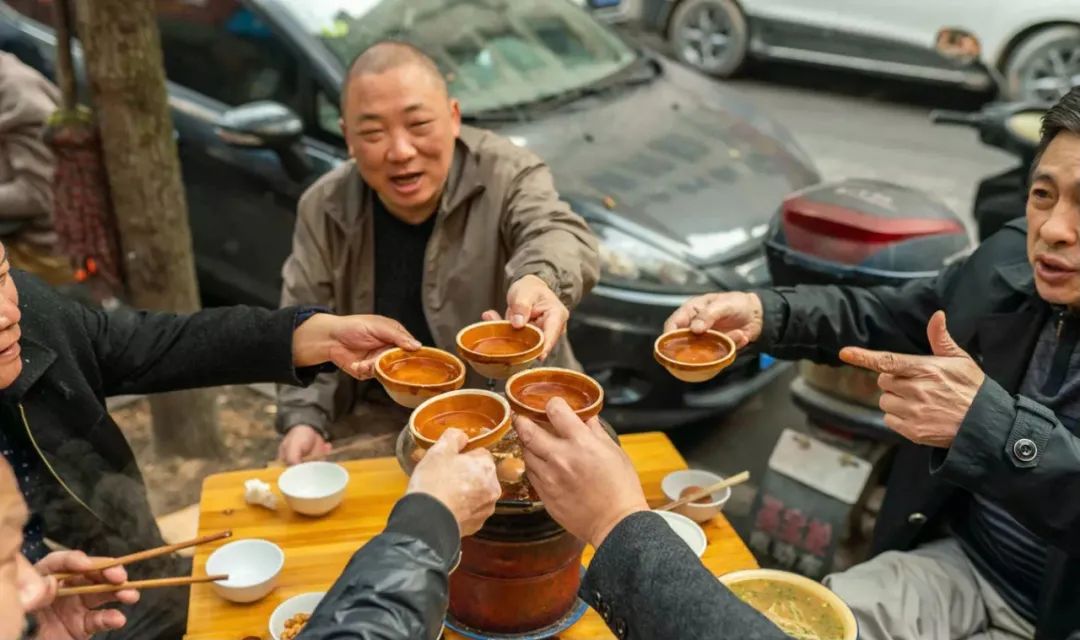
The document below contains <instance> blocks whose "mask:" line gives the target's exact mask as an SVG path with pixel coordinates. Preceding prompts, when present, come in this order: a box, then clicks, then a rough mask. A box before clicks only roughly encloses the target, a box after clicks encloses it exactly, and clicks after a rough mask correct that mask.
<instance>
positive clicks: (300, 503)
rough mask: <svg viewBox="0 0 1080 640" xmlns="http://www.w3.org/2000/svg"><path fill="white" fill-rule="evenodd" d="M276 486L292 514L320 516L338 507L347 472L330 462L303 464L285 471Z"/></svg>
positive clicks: (347, 482)
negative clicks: (293, 512)
mask: <svg viewBox="0 0 1080 640" xmlns="http://www.w3.org/2000/svg"><path fill="white" fill-rule="evenodd" d="M277 484H278V489H279V490H280V491H281V495H283V496H285V502H287V503H289V506H290V507H291V508H292V510H293V511H295V512H297V513H302V514H304V515H305V516H321V515H324V514H326V513H329V512H330V511H332V510H333V509H334V507H336V506H338V505H339V504H341V499H342V498H344V497H345V487H346V486H348V484H349V472H348V471H346V470H345V467H343V466H341V465H340V464H334V463H333V462H304V463H302V464H298V465H296V466H295V467H289V468H288V469H286V470H285V472H284V473H282V474H281V476H279V477H278V482H277Z"/></svg>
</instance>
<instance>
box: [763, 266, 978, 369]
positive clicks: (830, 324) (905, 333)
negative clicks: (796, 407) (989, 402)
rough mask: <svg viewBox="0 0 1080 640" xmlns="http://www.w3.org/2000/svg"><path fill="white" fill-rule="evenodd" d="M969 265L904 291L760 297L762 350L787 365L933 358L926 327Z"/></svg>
mask: <svg viewBox="0 0 1080 640" xmlns="http://www.w3.org/2000/svg"><path fill="white" fill-rule="evenodd" d="M963 264H964V263H954V264H953V265H952V266H950V267H949V268H948V269H946V270H945V271H943V272H942V273H941V274H940V275H939V276H938V277H937V278H925V279H919V280H914V281H912V282H909V283H907V284H905V285H903V286H899V287H871V288H861V287H841V286H795V287H776V288H773V289H764V290H760V291H756V292H755V293H757V294H758V296H759V297H760V298H761V302H762V307H763V308H764V327H763V328H762V332H761V337H760V338H759V339H758V342H757V345H756V346H757V348H760V349H761V350H763V351H766V352H768V353H769V354H771V355H773V356H776V357H778V358H783V359H785V360H801V359H806V360H812V361H814V362H818V363H821V364H840V359H839V353H840V349H842V348H844V347H854V346H862V347H868V348H872V349H877V350H883V351H895V352H898V353H929V351H930V345H929V343H928V341H927V338H926V325H927V323H928V322H929V321H930V316H932V315H933V314H934V312H935V311H937V310H938V309H941V308H943V305H944V303H943V300H945V299H947V298H948V296H949V292H950V291H951V290H952V288H953V287H954V286H956V281H957V276H958V275H959V274H960V273H961V269H962V268H963Z"/></svg>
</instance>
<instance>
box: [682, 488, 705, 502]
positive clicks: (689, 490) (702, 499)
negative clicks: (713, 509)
mask: <svg viewBox="0 0 1080 640" xmlns="http://www.w3.org/2000/svg"><path fill="white" fill-rule="evenodd" d="M704 490H705V487H699V486H697V485H690V486H689V487H686V488H685V489H683V490H682V491H680V492H679V498H680V499H682V498H685V497H686V496H689V495H690V494H693V493H701V492H702V491H704ZM710 502H712V496H710V495H709V494H705V495H704V496H702V497H700V498H698V499H697V500H693V501H691V503H690V504H709V503H710Z"/></svg>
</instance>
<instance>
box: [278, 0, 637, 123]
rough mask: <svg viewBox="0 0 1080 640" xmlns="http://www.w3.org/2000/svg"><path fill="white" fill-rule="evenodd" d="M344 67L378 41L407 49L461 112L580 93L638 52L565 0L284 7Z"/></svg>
mask: <svg viewBox="0 0 1080 640" xmlns="http://www.w3.org/2000/svg"><path fill="white" fill-rule="evenodd" d="M290 6H291V7H292V8H293V10H294V11H295V12H296V15H297V16H298V17H299V18H300V19H301V21H302V22H303V23H304V25H305V26H306V27H307V28H308V30H309V31H310V32H311V33H314V34H315V35H317V36H318V38H319V39H320V40H321V41H322V42H323V43H324V44H325V45H326V46H327V48H329V50H330V51H332V52H333V54H334V56H335V57H337V58H338V59H339V60H341V62H342V63H343V64H344V65H346V66H347V65H348V64H349V63H350V62H352V59H353V58H354V57H355V56H356V55H357V53H359V52H360V51H363V50H364V48H366V47H367V46H369V45H371V44H373V43H375V42H377V41H379V40H385V39H395V40H404V41H407V42H410V43H413V44H415V45H417V46H418V47H420V48H421V49H423V50H424V51H425V52H427V53H428V54H429V55H431V56H432V57H433V58H434V59H435V61H436V63H437V64H438V65H439V67H440V68H441V69H442V71H443V73H444V74H445V75H446V78H447V81H448V83H449V86H450V91H451V93H452V94H453V95H454V97H456V98H457V99H458V100H460V101H461V106H462V110H463V111H464V112H465V113H467V114H469V113H478V112H483V111H489V110H500V109H507V108H514V107H517V106H520V105H523V104H527V103H530V102H534V101H537V100H543V99H547V98H551V97H555V96H558V95H561V94H565V93H569V92H573V91H575V90H577V89H580V88H582V87H587V86H589V85H591V84H592V83H595V82H597V81H598V80H601V79H603V78H606V77H608V76H611V75H613V74H617V73H619V72H621V71H623V70H624V69H626V68H628V67H629V66H630V65H632V64H633V63H634V61H635V59H636V58H637V55H638V54H637V52H636V51H634V50H633V49H632V48H631V47H629V46H627V44H626V43H624V42H623V41H622V40H620V39H619V38H618V37H617V36H616V35H615V34H613V33H612V32H610V31H608V30H607V29H606V28H605V27H603V26H601V25H600V24H599V23H598V22H597V21H595V20H594V19H593V18H592V17H591V16H589V15H588V14H587V13H586V12H585V11H583V10H582V9H580V8H578V7H576V6H574V5H572V4H571V3H569V2H567V1H566V0H298V1H297V2H295V3H294V4H291V5H290Z"/></svg>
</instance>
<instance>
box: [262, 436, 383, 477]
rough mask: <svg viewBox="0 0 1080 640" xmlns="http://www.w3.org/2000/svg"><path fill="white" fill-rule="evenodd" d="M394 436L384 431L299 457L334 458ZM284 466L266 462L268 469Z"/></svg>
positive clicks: (308, 460)
mask: <svg viewBox="0 0 1080 640" xmlns="http://www.w3.org/2000/svg"><path fill="white" fill-rule="evenodd" d="M393 437H395V434H393V433H386V434H382V435H379V436H376V437H374V438H370V439H360V440H353V441H352V442H349V443H348V444H343V445H341V446H340V447H337V448H335V449H331V450H330V452H329V453H313V454H310V455H306V456H304V457H303V458H301V460H300V462H318V461H320V460H326V459H328V458H336V457H338V456H339V455H340V454H343V453H353V452H354V451H364V450H367V449H373V448H375V445H378V444H380V443H381V442H382V441H384V440H389V439H391V438H393ZM284 466H286V465H285V463H284V462H282V461H281V460H271V461H270V462H267V463H266V467H267V468H268V469H279V468H281V467H284Z"/></svg>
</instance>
